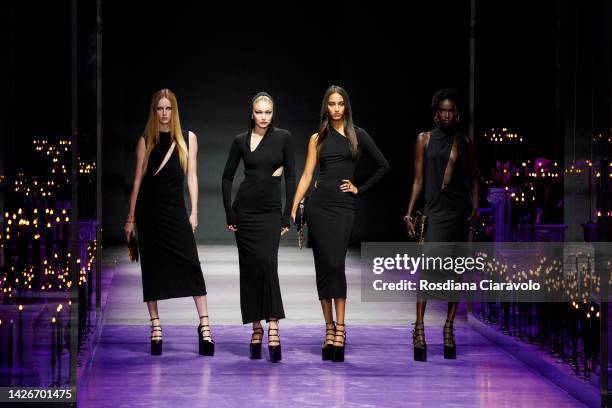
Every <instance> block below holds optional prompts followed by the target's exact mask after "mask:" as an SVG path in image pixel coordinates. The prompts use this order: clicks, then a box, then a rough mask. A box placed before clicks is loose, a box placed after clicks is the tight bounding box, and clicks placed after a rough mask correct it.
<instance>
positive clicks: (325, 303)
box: [321, 299, 334, 322]
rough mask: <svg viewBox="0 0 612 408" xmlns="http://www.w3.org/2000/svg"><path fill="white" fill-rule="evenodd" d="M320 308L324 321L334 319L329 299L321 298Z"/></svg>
mask: <svg viewBox="0 0 612 408" xmlns="http://www.w3.org/2000/svg"><path fill="white" fill-rule="evenodd" d="M321 309H322V310H323V318H324V319H325V321H326V322H331V321H333V320H334V312H333V310H332V302H331V299H321Z"/></svg>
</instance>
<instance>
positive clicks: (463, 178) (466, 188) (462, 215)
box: [404, 88, 478, 361]
mask: <svg viewBox="0 0 612 408" xmlns="http://www.w3.org/2000/svg"><path fill="white" fill-rule="evenodd" d="M457 106H458V101H457V92H456V91H455V90H454V89H448V88H444V89H440V90H439V91H437V92H436V93H435V94H434V96H433V98H432V103H431V108H432V110H433V114H434V122H435V123H436V127H435V128H434V129H432V130H430V131H429V132H423V133H421V134H419V135H418V136H417V140H416V144H415V152H414V181H413V184H412V194H411V196H410V203H409V205H408V212H407V214H406V215H405V216H404V220H405V221H406V226H407V230H408V235H410V236H414V235H415V227H416V226H415V223H414V219H413V214H414V209H415V206H416V202H417V200H418V198H419V196H420V194H421V190H422V189H423V185H424V187H425V210H424V213H425V215H426V216H427V219H426V229H425V237H424V241H425V242H465V241H467V240H468V236H469V227H470V222H471V220H472V218H473V217H474V215H475V214H476V210H477V208H478V167H477V165H476V154H475V150H474V143H473V142H472V141H471V139H470V138H468V137H466V136H465V135H463V134H461V133H459V130H458V125H459V122H460V117H459V112H458V109H457ZM426 306H427V301H426V300H425V299H424V298H422V297H420V299H418V300H417V307H416V323H415V327H414V330H413V343H414V359H415V360H416V361H426V360H427V344H426V342H425V323H424V318H425V307H426ZM456 313H457V302H456V301H449V302H448V311H447V316H446V323H445V324H444V329H443V341H444V358H450V359H454V358H455V357H456V353H457V348H456V344H455V334H454V329H453V322H454V319H455V314H456Z"/></svg>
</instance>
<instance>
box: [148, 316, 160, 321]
mask: <svg viewBox="0 0 612 408" xmlns="http://www.w3.org/2000/svg"><path fill="white" fill-rule="evenodd" d="M149 320H150V321H153V320H159V317H154V318H152V319H149Z"/></svg>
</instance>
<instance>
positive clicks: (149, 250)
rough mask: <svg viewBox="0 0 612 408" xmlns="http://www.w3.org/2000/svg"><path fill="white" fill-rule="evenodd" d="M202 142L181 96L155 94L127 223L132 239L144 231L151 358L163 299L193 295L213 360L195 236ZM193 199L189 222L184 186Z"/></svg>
mask: <svg viewBox="0 0 612 408" xmlns="http://www.w3.org/2000/svg"><path fill="white" fill-rule="evenodd" d="M197 154H198V143H197V139H196V135H195V134H194V133H193V132H187V131H183V130H182V129H181V123H180V120H179V113H178V104H177V101H176V96H175V95H174V94H173V93H172V92H171V91H170V90H169V89H162V90H160V91H158V92H156V93H155V94H154V95H153V98H152V100H151V105H150V109H149V119H148V121H147V126H146V128H145V130H144V134H143V135H142V136H141V137H140V138H139V139H138V145H137V147H136V170H135V173H134V185H133V187H132V193H131V195H130V210H129V213H128V216H127V220H126V221H125V226H124V231H125V237H126V239H127V240H128V241H129V240H130V237H131V236H132V234H134V225H136V227H137V230H138V245H139V248H140V265H141V268H142V286H143V294H144V301H145V302H147V307H148V309H149V314H150V316H151V322H152V323H151V325H152V327H151V354H152V355H161V353H162V333H161V326H160V324H159V323H160V320H159V312H158V310H157V301H158V300H161V299H168V298H177V297H185V296H193V299H194V301H195V304H196V308H197V310H198V315H199V316H200V324H199V326H198V342H199V353H200V354H202V355H206V356H212V355H213V354H214V352H215V344H214V342H213V340H212V337H211V332H210V326H209V323H208V308H207V304H206V285H205V284H204V277H203V276H202V268H201V266H200V260H199V258H198V250H197V247H196V243H195V238H194V232H195V229H196V228H197V226H198V173H197V157H198V156H197ZM185 175H187V187H188V189H189V198H190V201H191V214H190V216H189V218H187V211H186V209H185V199H184V197H183V183H184V180H185Z"/></svg>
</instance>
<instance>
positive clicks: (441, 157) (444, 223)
mask: <svg viewBox="0 0 612 408" xmlns="http://www.w3.org/2000/svg"><path fill="white" fill-rule="evenodd" d="M454 140H456V141H457V157H456V159H455V162H454V163H450V164H449V159H450V155H451V149H452V146H453V141H454ZM469 154H470V148H469V146H468V141H467V139H466V137H465V136H464V135H462V134H460V133H457V132H456V131H455V130H453V129H445V128H442V127H440V126H438V127H437V128H435V129H433V130H431V131H430V138H429V143H428V144H427V147H426V148H425V157H424V172H423V174H424V183H425V211H424V213H425V214H426V215H427V223H426V230H425V239H424V241H425V243H424V246H423V253H424V254H425V255H426V256H428V257H435V258H437V257H441V258H446V257H449V256H450V257H465V256H469V255H470V254H469V253H468V252H467V247H466V246H465V245H464V244H461V243H462V242H466V241H467V240H468V235H469V223H468V221H467V220H468V218H469V216H470V214H471V212H472V182H471V180H472V177H473V176H472V174H471V170H470V157H469ZM447 166H450V170H451V172H452V173H451V177H450V179H448V178H447V182H448V184H447V185H446V186H444V173H445V171H446V168H447ZM456 243H459V244H456ZM463 277H464V276H463V274H457V273H455V272H454V271H453V270H450V269H440V268H438V269H430V270H427V269H425V270H423V271H422V274H421V278H422V279H425V280H427V281H428V282H432V283H444V282H446V281H447V280H453V281H455V282H461V281H462V280H463ZM461 295H462V294H461V292H458V291H442V290H437V291H427V290H424V291H419V293H418V298H419V300H426V299H428V298H429V299H438V300H448V301H458V300H459V299H460V297H461Z"/></svg>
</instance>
